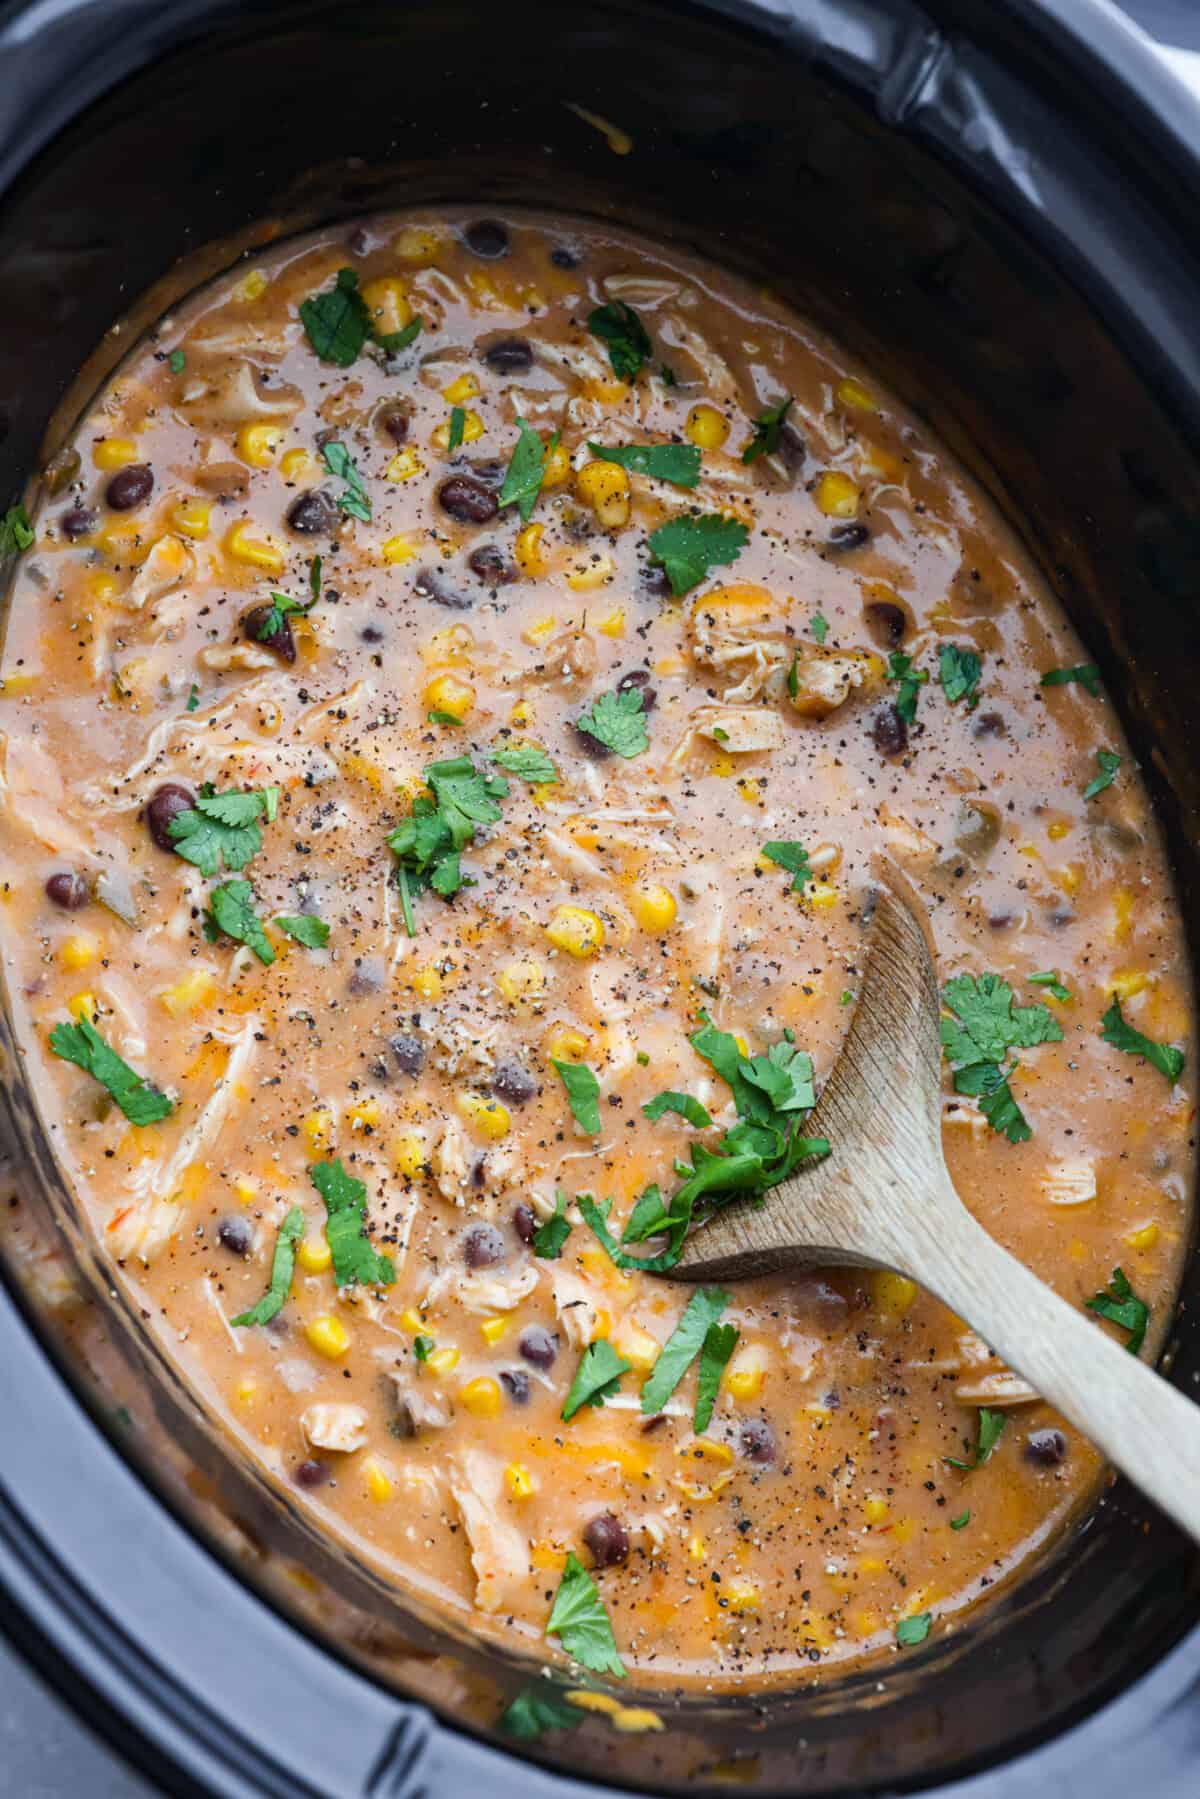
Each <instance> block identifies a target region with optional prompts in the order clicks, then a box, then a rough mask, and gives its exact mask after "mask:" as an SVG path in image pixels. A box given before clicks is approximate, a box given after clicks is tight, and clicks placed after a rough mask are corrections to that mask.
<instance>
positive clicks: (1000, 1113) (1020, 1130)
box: [954, 1062, 1033, 1143]
mask: <svg viewBox="0 0 1200 1799" xmlns="http://www.w3.org/2000/svg"><path fill="white" fill-rule="evenodd" d="M1019 1067H1020V1063H1019V1062H1014V1063H1013V1064H1012V1066H1011V1067H1009V1068H1001V1066H1000V1064H999V1063H998V1062H972V1063H971V1064H970V1066H969V1067H967V1068H960V1069H959V1070H958V1072H957V1074H956V1075H955V1077H954V1091H955V1092H956V1093H964V1094H966V1095H967V1096H968V1097H969V1098H973V1099H978V1101H979V1110H980V1111H981V1112H982V1113H983V1116H984V1117H985V1118H986V1119H987V1121H988V1123H989V1124H990V1125H991V1127H992V1129H993V1130H994V1131H999V1132H1000V1134H1001V1135H1002V1136H1004V1137H1007V1138H1008V1140H1009V1142H1010V1143H1028V1141H1029V1139H1030V1138H1031V1137H1032V1136H1033V1131H1032V1128H1031V1127H1030V1123H1029V1120H1028V1119H1027V1118H1026V1116H1025V1114H1024V1112H1022V1110H1021V1108H1020V1106H1019V1105H1018V1104H1017V1102H1016V1100H1015V1098H1014V1097H1013V1090H1012V1088H1011V1087H1010V1086H1009V1084H1008V1083H1009V1079H1010V1077H1011V1076H1012V1075H1014V1074H1015V1073H1016V1072H1017V1069H1018V1068H1019Z"/></svg>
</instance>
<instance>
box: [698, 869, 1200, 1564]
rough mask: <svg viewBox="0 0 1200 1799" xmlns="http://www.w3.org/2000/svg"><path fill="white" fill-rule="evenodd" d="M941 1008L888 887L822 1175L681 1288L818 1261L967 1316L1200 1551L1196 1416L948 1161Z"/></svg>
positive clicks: (767, 1212)
mask: <svg viewBox="0 0 1200 1799" xmlns="http://www.w3.org/2000/svg"><path fill="white" fill-rule="evenodd" d="M939 1018H940V1008H939V1000H938V986H937V979H936V976H935V974H934V968H933V958H932V955H931V953H930V947H929V943H928V940H927V937H926V926H925V924H924V920H923V914H922V910H921V906H920V901H919V900H918V899H917V898H916V896H915V895H914V894H913V893H912V891H911V889H909V888H908V887H907V883H905V882H904V881H903V879H902V877H900V876H898V875H897V874H896V873H895V871H894V870H891V869H890V868H889V869H888V870H887V872H886V873H885V874H884V875H883V877H882V882H881V885H880V886H879V889H878V898H877V901H876V904H875V911H874V918H873V922H872V927H871V943H870V948H869V952H868V957H867V962H866V967H865V969H864V972H863V979H862V984H861V989H860V993H859V999H858V1005H857V1007H856V1008H855V1012H854V1016H853V1017H852V1019H851V1020H850V1028H849V1031H848V1033H847V1036H846V1041H845V1043H844V1045H843V1047H842V1052H841V1054H840V1056H839V1057H838V1059H837V1062H836V1063H835V1064H834V1067H833V1070H832V1073H831V1074H830V1076H829V1079H828V1081H827V1082H826V1084H825V1087H824V1089H823V1091H822V1093H821V1095H820V1098H819V1099H818V1101H817V1105H816V1108H815V1110H814V1111H813V1112H812V1114H811V1116H810V1118H809V1120H808V1123H807V1124H806V1126H805V1134H806V1135H808V1136H814V1137H816V1136H823V1137H827V1138H828V1139H829V1142H830V1145H831V1153H830V1154H829V1156H828V1157H827V1158H826V1159H825V1160H824V1161H822V1162H818V1163H816V1164H814V1165H812V1166H811V1167H809V1168H807V1169H803V1170H801V1171H800V1172H798V1173H797V1174H794V1175H792V1176H791V1177H790V1178H789V1179H788V1180H786V1181H783V1182H781V1183H780V1185H779V1186H778V1187H772V1188H771V1190H770V1192H769V1193H768V1194H767V1195H766V1199H765V1202H764V1203H763V1204H762V1205H761V1206H757V1207H756V1206H753V1205H750V1204H748V1203H738V1204H734V1205H730V1206H727V1207H725V1208H723V1209H722V1210H721V1211H720V1212H718V1213H717V1214H716V1216H715V1217H714V1218H713V1219H712V1220H711V1222H709V1223H708V1224H706V1225H705V1226H703V1227H702V1228H701V1229H700V1230H698V1231H695V1232H693V1234H692V1235H691V1236H690V1237H689V1238H688V1239H687V1241H686V1243H685V1246H684V1251H683V1256H682V1258H681V1260H680V1261H679V1263H678V1265H677V1266H676V1267H675V1268H674V1269H673V1270H672V1271H671V1272H672V1277H673V1278H675V1279H679V1280H688V1281H714V1280H717V1281H727V1280H735V1279H737V1278H738V1277H739V1276H743V1275H758V1274H779V1273H783V1272H785V1271H787V1270H789V1269H793V1268H803V1267H812V1266H813V1265H814V1264H816V1265H820V1264H830V1263H840V1264H841V1265H843V1266H845V1265H847V1264H853V1265H855V1266H858V1267H867V1268H894V1269H898V1270H899V1271H900V1272H901V1273H903V1274H907V1275H908V1276H910V1277H911V1278H912V1279H913V1280H915V1281H917V1282H918V1283H919V1284H920V1285H921V1286H922V1287H926V1288H928V1290H929V1291H930V1292H931V1293H935V1294H936V1295H937V1297H938V1298H939V1299H941V1300H943V1301H944V1302H945V1304H946V1305H948V1306H949V1307H950V1309H951V1310H952V1311H953V1312H957V1313H958V1315H959V1316H960V1317H962V1318H965V1319H966V1320H967V1321H968V1322H969V1323H970V1325H971V1326H972V1328H973V1329H974V1330H975V1331H977V1332H978V1334H979V1335H980V1336H981V1337H983V1338H984V1339H985V1340H986V1341H987V1342H988V1343H989V1344H990V1345H991V1347H992V1348H993V1349H994V1350H995V1351H996V1353H997V1354H998V1355H999V1356H1000V1357H1002V1359H1003V1360H1004V1361H1005V1362H1007V1363H1008V1365H1009V1366H1010V1367H1011V1368H1015V1369H1018V1370H1019V1371H1020V1372H1021V1373H1022V1374H1023V1375H1024V1376H1025V1377H1026V1379H1027V1380H1028V1381H1030V1382H1031V1383H1032V1385H1033V1386H1034V1387H1036V1389H1037V1391H1038V1392H1039V1393H1040V1394H1042V1395H1043V1396H1044V1397H1045V1398H1046V1399H1048V1400H1049V1401H1050V1403H1051V1404H1052V1405H1055V1406H1057V1407H1058V1409H1059V1411H1061V1412H1062V1413H1063V1414H1064V1416H1065V1417H1067V1418H1069V1419H1070V1420H1071V1422H1072V1423H1073V1424H1075V1425H1077V1426H1078V1428H1079V1429H1080V1430H1081V1431H1083V1432H1084V1434H1085V1435H1086V1436H1088V1437H1090V1438H1091V1440H1092V1442H1093V1443H1095V1444H1097V1445H1098V1446H1099V1448H1100V1449H1102V1450H1103V1452H1104V1454H1105V1455H1106V1456H1108V1458H1109V1459H1110V1460H1111V1461H1113V1462H1115V1463H1116V1465H1117V1467H1118V1468H1120V1469H1121V1470H1122V1471H1123V1472H1124V1473H1125V1474H1127V1475H1128V1476H1129V1478H1130V1480H1132V1481H1134V1482H1135V1483H1136V1484H1137V1485H1138V1486H1139V1487H1141V1488H1142V1490H1143V1492H1145V1493H1148V1494H1149V1495H1150V1497H1151V1498H1152V1499H1153V1500H1155V1501H1156V1502H1157V1503H1158V1504H1159V1505H1160V1506H1161V1507H1162V1509H1163V1510H1164V1511H1165V1512H1168V1513H1169V1514H1170V1516H1171V1517H1172V1518H1174V1519H1175V1521H1176V1523H1178V1524H1180V1525H1182V1526H1183V1528H1184V1529H1185V1530H1187V1531H1190V1533H1191V1534H1192V1536H1193V1537H1196V1538H1198V1539H1200V1408H1198V1407H1196V1406H1194V1405H1192V1403H1191V1402H1190V1401H1189V1400H1187V1399H1185V1398H1184V1397H1183V1395H1182V1394H1181V1393H1178V1392H1177V1391H1176V1390H1175V1388H1174V1387H1171V1386H1169V1385H1168V1384H1167V1382H1166V1381H1165V1380H1162V1379H1161V1378H1160V1377H1159V1376H1158V1375H1157V1374H1155V1373H1154V1372H1153V1370H1152V1369H1151V1368H1150V1367H1149V1366H1147V1364H1146V1363H1144V1362H1141V1361H1139V1360H1138V1358H1137V1357H1136V1356H1132V1355H1129V1354H1128V1353H1127V1352H1126V1351H1125V1350H1124V1349H1123V1348H1122V1347H1121V1346H1120V1345H1119V1344H1118V1343H1117V1342H1116V1340H1115V1339H1114V1338H1112V1337H1110V1336H1108V1335H1107V1333H1106V1332H1105V1331H1104V1330H1103V1329H1102V1328H1101V1327H1100V1325H1099V1324H1098V1323H1097V1321H1096V1320H1095V1319H1094V1318H1093V1317H1092V1316H1091V1315H1090V1314H1089V1313H1088V1312H1086V1311H1084V1310H1083V1309H1082V1308H1080V1307H1078V1306H1075V1305H1069V1304H1068V1303H1067V1302H1066V1301H1065V1300H1063V1299H1060V1298H1059V1297H1058V1295H1057V1294H1056V1293H1053V1292H1051V1290H1050V1288H1049V1287H1046V1286H1044V1285H1043V1284H1042V1282H1041V1281H1040V1280H1038V1279H1037V1277H1036V1276H1035V1275H1033V1274H1031V1273H1030V1272H1029V1270H1028V1269H1027V1268H1025V1267H1024V1266H1023V1265H1022V1264H1021V1263H1020V1262H1018V1261H1017V1260H1016V1258H1015V1257H1014V1256H1011V1255H1010V1254H1009V1253H1008V1251H1007V1250H1006V1249H1001V1247H1000V1245H999V1244H998V1243H996V1242H994V1241H993V1239H992V1238H991V1237H989V1236H988V1234H987V1232H986V1231H985V1230H984V1229H983V1227H982V1226H981V1225H979V1224H977V1223H976V1221H975V1219H974V1218H973V1217H972V1216H971V1214H970V1213H969V1212H968V1211H967V1209H966V1207H965V1206H964V1205H963V1203H962V1201H961V1200H960V1199H959V1197H958V1194H957V1193H956V1192H955V1190H954V1187H953V1185H952V1184H951V1180H950V1176H949V1174H948V1173H947V1171H946V1164H945V1162H944V1160H943V1158H942V1092H941V1068H940V1064H941V1045H940V1031H939Z"/></svg>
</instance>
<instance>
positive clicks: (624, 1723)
mask: <svg viewBox="0 0 1200 1799" xmlns="http://www.w3.org/2000/svg"><path fill="white" fill-rule="evenodd" d="M611 1723H612V1727H613V1729H614V1730H620V1731H622V1732H623V1733H624V1734H625V1735H626V1736H637V1735H640V1734H641V1733H642V1732H643V1731H647V1730H665V1729H666V1728H667V1727H666V1725H665V1724H664V1723H663V1721H662V1719H661V1718H660V1717H659V1715H658V1713H657V1712H652V1711H651V1710H650V1708H649V1707H648V1706H645V1705H619V1706H618V1707H617V1709H616V1711H615V1712H613V1714H612V1719H611Z"/></svg>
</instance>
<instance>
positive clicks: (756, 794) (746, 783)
mask: <svg viewBox="0 0 1200 1799" xmlns="http://www.w3.org/2000/svg"><path fill="white" fill-rule="evenodd" d="M737 790H738V792H739V793H740V794H741V796H742V798H743V799H744V800H745V801H746V802H747V804H748V805H751V806H756V805H757V804H758V801H759V798H760V797H761V794H762V788H761V787H760V786H759V784H758V782H757V781H753V780H751V779H749V777H748V776H746V775H743V776H742V778H741V779H740V780H739V782H738V784H737Z"/></svg>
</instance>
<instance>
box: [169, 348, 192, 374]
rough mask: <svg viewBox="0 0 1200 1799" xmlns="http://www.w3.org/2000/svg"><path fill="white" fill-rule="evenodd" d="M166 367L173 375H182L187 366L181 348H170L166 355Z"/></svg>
mask: <svg viewBox="0 0 1200 1799" xmlns="http://www.w3.org/2000/svg"><path fill="white" fill-rule="evenodd" d="M167 367H168V368H169V369H170V371H171V373H172V374H173V375H182V373H183V371H184V369H185V368H186V367H187V357H186V355H185V354H184V352H183V351H182V350H172V351H171V354H170V355H169V356H168V357H167Z"/></svg>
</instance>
